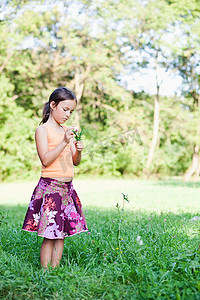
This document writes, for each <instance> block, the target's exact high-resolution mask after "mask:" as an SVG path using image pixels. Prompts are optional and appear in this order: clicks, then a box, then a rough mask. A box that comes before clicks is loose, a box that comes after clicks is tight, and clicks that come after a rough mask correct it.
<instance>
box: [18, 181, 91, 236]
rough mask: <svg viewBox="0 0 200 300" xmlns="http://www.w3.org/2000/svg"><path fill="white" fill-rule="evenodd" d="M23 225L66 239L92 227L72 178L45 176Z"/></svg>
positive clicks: (32, 199) (34, 195) (24, 227)
mask: <svg viewBox="0 0 200 300" xmlns="http://www.w3.org/2000/svg"><path fill="white" fill-rule="evenodd" d="M22 229H23V230H25V231H31V232H37V234H38V236H42V237H45V238H48V239H64V238H65V237H67V236H71V235H74V234H77V233H80V232H84V231H88V228H87V223H86V220H85V216H84V213H83V211H82V205H81V201H80V199H79V197H78V195H77V193H76V191H75V190H74V188H73V184H72V181H70V182H62V181H59V180H56V179H51V178H43V177H41V178H40V180H39V182H38V184H37V186H36V187H35V189H34V191H33V194H32V197H31V201H30V204H29V207H28V210H27V213H26V216H25V220H24V224H23V226H22Z"/></svg>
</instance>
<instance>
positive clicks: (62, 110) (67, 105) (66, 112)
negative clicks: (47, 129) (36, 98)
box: [51, 100, 76, 124]
mask: <svg viewBox="0 0 200 300" xmlns="http://www.w3.org/2000/svg"><path fill="white" fill-rule="evenodd" d="M52 102H53V101H52ZM52 102H51V108H52V111H51V114H52V117H53V118H54V119H55V120H56V122H57V123H59V124H63V123H64V122H65V121H67V120H68V119H69V117H70V116H71V114H72V112H73V111H74V110H75V108H76V101H75V100H63V101H61V102H59V103H58V105H57V106H54V102H53V103H52Z"/></svg>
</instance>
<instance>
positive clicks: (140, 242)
mask: <svg viewBox="0 0 200 300" xmlns="http://www.w3.org/2000/svg"><path fill="white" fill-rule="evenodd" d="M136 241H137V243H138V244H139V245H140V246H142V245H143V240H142V238H141V236H139V235H138V236H137V238H136Z"/></svg>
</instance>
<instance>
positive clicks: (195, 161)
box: [184, 91, 200, 181]
mask: <svg viewBox="0 0 200 300" xmlns="http://www.w3.org/2000/svg"><path fill="white" fill-rule="evenodd" d="M192 96H193V99H194V104H195V103H196V106H197V107H198V108H199V107H200V97H199V96H198V95H197V94H196V92H195V91H193V93H192ZM199 134H200V123H198V124H197V136H199ZM193 174H195V177H196V178H197V177H199V174H200V155H199V145H198V144H196V145H194V149H193V155H192V163H191V165H190V167H189V168H188V169H187V171H186V172H185V174H184V181H189V180H190V178H191V177H192V176H193Z"/></svg>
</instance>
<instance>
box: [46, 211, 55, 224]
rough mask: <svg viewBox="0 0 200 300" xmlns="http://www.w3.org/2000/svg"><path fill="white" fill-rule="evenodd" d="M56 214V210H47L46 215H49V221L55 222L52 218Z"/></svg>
mask: <svg viewBox="0 0 200 300" xmlns="http://www.w3.org/2000/svg"><path fill="white" fill-rule="evenodd" d="M56 214H57V211H50V212H48V214H47V215H48V217H49V219H48V221H49V223H55V220H54V218H55V215H56Z"/></svg>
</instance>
